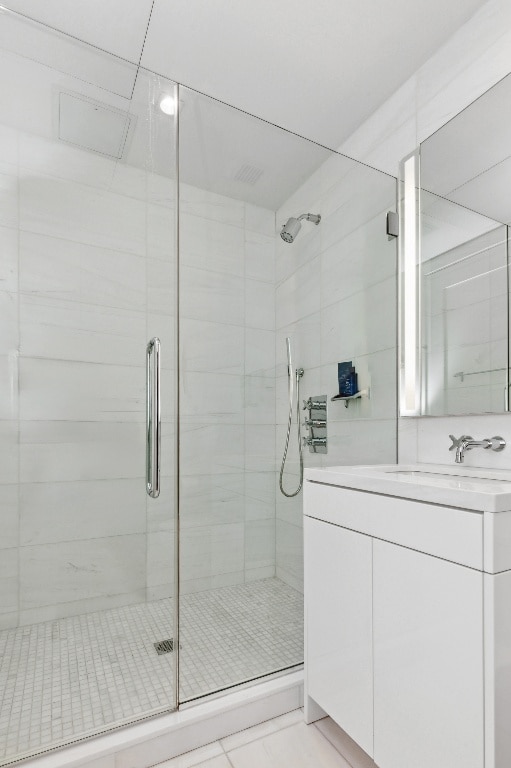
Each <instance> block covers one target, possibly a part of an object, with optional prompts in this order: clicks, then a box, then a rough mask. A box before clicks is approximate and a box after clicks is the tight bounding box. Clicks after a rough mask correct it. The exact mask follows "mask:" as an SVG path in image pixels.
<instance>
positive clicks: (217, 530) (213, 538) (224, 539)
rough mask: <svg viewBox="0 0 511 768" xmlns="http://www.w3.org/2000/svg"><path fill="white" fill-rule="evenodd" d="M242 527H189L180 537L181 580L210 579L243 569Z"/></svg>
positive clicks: (241, 525)
mask: <svg viewBox="0 0 511 768" xmlns="http://www.w3.org/2000/svg"><path fill="white" fill-rule="evenodd" d="M243 541H244V525H243V524H242V523H230V524H226V525H210V526H205V527H202V528H188V529H186V530H185V531H182V534H181V537H180V547H181V563H182V578H183V580H185V581H187V580H190V579H199V578H206V579H207V578H209V577H211V576H215V575H218V574H224V573H237V572H240V571H243V567H244V552H243Z"/></svg>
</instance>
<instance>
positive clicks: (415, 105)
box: [341, 0, 511, 468]
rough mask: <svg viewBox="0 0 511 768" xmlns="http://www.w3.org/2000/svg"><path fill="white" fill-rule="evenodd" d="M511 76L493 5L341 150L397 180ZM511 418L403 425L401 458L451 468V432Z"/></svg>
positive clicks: (505, 6)
mask: <svg viewBox="0 0 511 768" xmlns="http://www.w3.org/2000/svg"><path fill="white" fill-rule="evenodd" d="M510 71H511V4H510V3H509V2H508V0H489V2H488V3H486V5H484V6H483V7H482V8H481V10H480V11H478V12H477V13H476V14H475V16H474V17H473V18H472V19H471V20H470V21H469V22H468V23H467V24H465V25H464V26H463V27H461V28H460V29H459V31H458V32H457V33H456V34H455V35H453V37H452V38H451V39H450V40H449V41H448V42H447V43H446V44H445V45H444V46H442V48H440V50H439V51H438V52H437V53H436V54H435V55H434V56H432V57H431V58H430V59H429V61H428V62H427V63H426V64H425V65H424V66H423V67H421V68H420V69H419V70H418V72H417V73H416V74H415V75H414V76H413V77H412V78H410V79H409V80H408V81H407V82H406V83H405V84H404V85H403V86H402V87H401V88H400V89H399V90H398V91H397V92H396V93H395V94H394V96H393V97H392V98H391V99H389V100H388V101H387V102H386V103H385V104H384V105H383V106H382V107H381V108H380V109H379V110H377V111H376V112H375V113H374V114H373V115H372V117H371V118H370V119H369V120H368V121H367V122H366V123H365V124H364V125H362V126H361V127H360V129H359V130H358V131H357V132H356V133H355V134H354V135H353V136H352V137H351V138H350V139H349V140H348V141H347V142H345V144H343V146H342V147H341V151H343V152H346V153H347V154H348V155H350V156H351V157H355V158H357V159H359V160H362V161H364V162H367V163H369V164H371V165H372V166H374V167H375V168H381V169H382V170H385V171H387V172H388V173H392V174H394V175H397V171H398V164H399V160H400V159H401V158H402V157H404V156H405V155H406V154H408V153H409V152H411V151H413V150H414V149H415V147H417V146H418V144H419V143H420V142H421V141H424V139H426V138H427V137H428V136H430V135H431V134H432V133H433V132H434V131H436V130H437V129H438V128H439V127H440V126H442V125H443V124H444V123H446V122H447V121H448V120H449V119H450V118H451V117H453V116H454V115H456V114H457V113H458V112H460V110H462V109H464V108H465V107H466V106H467V105H468V104H470V103H471V102H472V101H473V100H474V99H476V98H477V97H479V96H480V95H481V94H482V93H484V92H485V91H486V90H488V88H491V86H492V85H494V84H495V83H496V82H497V81H498V80H500V79H501V78H502V77H504V76H505V75H507V74H508V73H509V72H510ZM510 427H511V416H510V415H501V416H470V417H468V416H457V417H448V418H421V419H409V418H405V419H400V420H399V456H400V460H401V461H403V462H409V461H413V460H419V461H425V462H439V463H451V462H452V453H449V452H448V447H449V445H450V440H449V437H448V436H449V433H451V432H452V433H453V434H455V435H458V436H459V435H461V434H463V433H468V434H472V435H474V436H475V437H490V436H491V435H493V434H502V435H503V436H504V437H505V438H511V429H510ZM466 464H467V465H468V466H492V467H505V468H511V450H508V451H503V452H502V454H498V455H497V454H492V455H491V456H488V455H487V453H485V452H483V451H472V452H470V453H468V454H467V457H466Z"/></svg>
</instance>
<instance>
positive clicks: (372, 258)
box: [321, 212, 397, 306]
mask: <svg viewBox="0 0 511 768" xmlns="http://www.w3.org/2000/svg"><path fill="white" fill-rule="evenodd" d="M385 227H386V221H385V212H381V213H379V214H378V215H377V216H376V217H375V218H374V219H371V220H370V221H368V222H366V223H365V224H363V225H362V226H361V227H359V228H358V229H356V230H355V231H354V232H351V233H350V234H348V235H347V236H346V237H345V238H344V239H343V240H342V241H341V242H339V243H336V244H335V245H333V246H331V247H330V248H328V249H326V250H324V251H323V252H322V254H321V304H322V306H328V305H330V304H333V303H334V302H336V301H340V300H342V299H345V298H347V297H348V296H350V295H352V294H354V293H358V292H359V291H364V290H366V289H367V288H368V287H369V286H370V285H375V284H376V283H379V282H382V281H383V280H385V279H387V278H391V277H392V278H394V275H395V273H396V263H397V250H396V248H397V246H396V240H390V241H389V240H388V238H387V237H386V235H385Z"/></svg>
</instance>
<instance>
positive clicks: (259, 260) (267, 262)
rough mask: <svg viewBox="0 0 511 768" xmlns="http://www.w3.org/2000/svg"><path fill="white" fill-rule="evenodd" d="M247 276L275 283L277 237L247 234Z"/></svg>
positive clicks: (255, 233) (253, 233)
mask: <svg viewBox="0 0 511 768" xmlns="http://www.w3.org/2000/svg"><path fill="white" fill-rule="evenodd" d="M245 275H246V277H248V278H251V279H252V280H261V281H262V282H265V283H271V284H272V285H273V284H274V282H275V235H274V234H272V235H271V236H268V235H261V234H259V233H258V232H249V231H247V232H246V233H245Z"/></svg>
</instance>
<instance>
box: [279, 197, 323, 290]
mask: <svg viewBox="0 0 511 768" xmlns="http://www.w3.org/2000/svg"><path fill="white" fill-rule="evenodd" d="M310 207H311V209H312V210H313V211H317V210H319V208H318V207H314V208H313V207H312V206H310ZM295 214H296V211H294V213H293V215H295ZM279 221H280V219H279ZM284 221H286V217H284V219H283V221H282V222H281V224H283V223H284ZM304 226H307V225H304ZM309 227H311V225H309ZM320 227H321V224H318V225H317V226H316V225H312V228H310V229H304V227H302V229H301V230H300V234H299V235H298V237H297V238H296V240H295V241H294V243H285V242H284V241H283V240H282V239H281V238H280V237H278V238H277V240H276V243H275V281H276V284H277V285H280V284H281V283H282V282H283V281H284V280H287V279H288V278H289V277H291V275H292V274H293V273H294V272H296V270H297V269H300V268H301V267H304V266H305V265H306V264H309V262H311V261H312V260H313V259H314V258H315V257H316V256H317V255H318V254H319V253H320V252H321V229H320ZM279 232H280V228H279Z"/></svg>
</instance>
